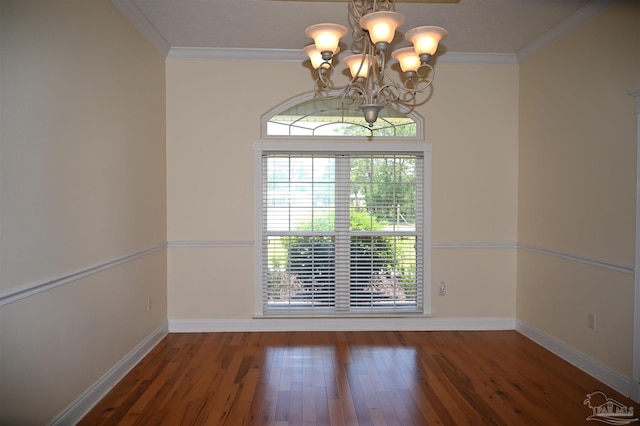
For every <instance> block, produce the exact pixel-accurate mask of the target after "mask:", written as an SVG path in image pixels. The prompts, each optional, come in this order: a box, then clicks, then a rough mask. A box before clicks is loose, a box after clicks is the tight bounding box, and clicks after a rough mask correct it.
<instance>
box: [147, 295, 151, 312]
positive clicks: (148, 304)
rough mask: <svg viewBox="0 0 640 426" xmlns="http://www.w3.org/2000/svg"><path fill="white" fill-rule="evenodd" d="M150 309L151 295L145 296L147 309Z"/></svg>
mask: <svg viewBox="0 0 640 426" xmlns="http://www.w3.org/2000/svg"><path fill="white" fill-rule="evenodd" d="M150 310H151V297H147V311H150Z"/></svg>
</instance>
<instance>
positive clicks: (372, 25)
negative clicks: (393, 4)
mask: <svg viewBox="0 0 640 426" xmlns="http://www.w3.org/2000/svg"><path fill="white" fill-rule="evenodd" d="M402 24H404V16H403V15H402V14H401V13H398V12H387V11H384V12H371V13H369V14H367V15H365V16H363V17H362V18H360V26H361V27H362V28H364V29H365V30H367V31H368V32H369V37H370V38H371V42H372V43H373V44H375V45H376V47H377V48H378V50H385V49H386V47H387V45H388V44H389V43H391V42H392V41H393V37H394V36H395V33H396V29H397V28H398V27H399V26H400V25H402ZM381 46H382V47H383V48H382V49H381V48H380V47H381Z"/></svg>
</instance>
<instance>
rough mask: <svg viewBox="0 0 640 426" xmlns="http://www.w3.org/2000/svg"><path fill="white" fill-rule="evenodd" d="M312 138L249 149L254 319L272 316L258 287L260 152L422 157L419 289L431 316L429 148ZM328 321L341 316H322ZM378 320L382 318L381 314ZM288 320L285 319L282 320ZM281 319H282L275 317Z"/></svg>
mask: <svg viewBox="0 0 640 426" xmlns="http://www.w3.org/2000/svg"><path fill="white" fill-rule="evenodd" d="M318 139H319V138H317V137H316V138H315V139H314V141H313V142H310V141H309V140H304V139H296V140H289V139H287V142H271V141H260V142H256V143H255V144H254V147H253V163H254V164H253V170H254V191H253V196H254V204H253V205H254V232H255V234H254V235H255V240H254V241H255V244H254V274H255V287H254V294H253V296H254V316H256V317H261V318H273V316H272V315H265V313H264V311H263V304H262V301H263V297H262V296H263V293H262V292H263V283H262V277H263V275H262V260H263V253H262V247H263V244H262V243H263V240H262V238H263V232H262V231H263V229H262V201H263V198H262V179H263V176H262V155H263V153H264V152H294V151H297V152H333V153H335V152H353V153H362V152H370V153H393V154H398V153H403V152H420V153H422V154H423V156H424V160H423V162H424V163H423V183H422V184H423V191H424V193H423V203H424V205H423V209H422V214H423V216H422V220H423V234H422V238H423V246H424V248H423V256H424V258H423V259H422V261H423V270H424V273H423V288H422V303H423V305H422V315H431V313H432V312H431V175H432V159H431V156H432V145H431V144H430V143H426V142H402V143H392V142H389V141H386V142H385V141H382V142H377V141H376V142H367V143H362V142H360V143H358V142H354V143H348V144H345V143H344V141H341V142H336V141H335V140H321V141H320V140H318ZM415 315H416V313H415V312H413V313H407V314H402V313H398V312H394V313H393V316H400V317H411V316H415ZM296 316H297V317H314V316H317V315H314V314H313V313H300V314H297V315H296ZM324 316H330V317H339V316H345V315H344V314H338V315H326V314H325V315H324ZM348 316H349V317H358V316H359V315H357V314H348ZM361 316H362V317H371V316H376V314H371V313H366V314H364V315H361ZM380 316H384V314H381V315H380ZM285 317H288V316H285ZM279 318H282V316H279Z"/></svg>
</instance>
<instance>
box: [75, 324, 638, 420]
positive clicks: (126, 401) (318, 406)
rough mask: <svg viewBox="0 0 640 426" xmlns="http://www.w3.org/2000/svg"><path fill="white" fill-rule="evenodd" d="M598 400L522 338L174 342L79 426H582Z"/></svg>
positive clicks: (194, 338) (585, 378) (191, 337)
mask: <svg viewBox="0 0 640 426" xmlns="http://www.w3.org/2000/svg"><path fill="white" fill-rule="evenodd" d="M596 390H600V391H602V392H604V393H605V394H606V395H607V396H608V397H610V398H613V399H615V400H616V401H618V402H620V403H622V404H624V405H626V406H628V407H633V409H634V412H635V413H636V414H640V406H638V404H634V403H633V402H632V401H630V400H629V399H627V398H624V397H622V396H621V395H619V394H618V393H616V392H614V391H613V390H611V389H610V388H608V387H606V386H604V385H603V384H602V383H600V382H598V381H597V380H595V379H593V378H592V377H590V376H589V375H587V374H585V373H583V372H582V371H580V370H578V369H576V368H575V367H573V366H571V365H570V364H568V363H566V362H565V361H563V360H561V359H560V358H558V357H556V356H555V355H553V354H551V353H550V352H548V351H547V350H545V349H543V348H542V347H540V346H539V345H537V344H535V343H533V342H532V341H530V340H529V339H527V338H526V337H524V336H522V335H520V334H519V333H517V332H515V331H481V332H449V331H441V332H305V333H300V332H286V333H285V332H282V333H281V332H277V333H276V332H274V333H193V334H169V335H168V336H167V337H166V338H165V339H164V340H162V342H161V343H160V344H158V345H157V346H156V347H155V348H154V349H153V350H152V351H151V352H150V353H149V354H148V355H147V357H145V358H144V360H143V361H142V362H141V363H140V364H139V365H138V366H137V367H135V368H134V369H133V370H132V371H131V372H130V373H129V374H128V375H127V376H126V377H125V378H124V379H123V380H122V381H121V382H120V383H119V384H118V385H116V387H115V388H114V389H113V390H112V391H111V392H110V393H109V394H108V395H107V396H106V397H105V398H104V399H103V400H102V401H101V402H99V403H98V404H97V405H96V406H95V407H94V408H93V410H92V411H91V412H90V413H88V414H87V416H85V418H84V419H83V420H82V422H80V425H102V424H119V425H120V424H121V425H161V424H166V425H232V426H235V425H274V426H284V425H296V426H297V425H346V426H356V425H358V426H364V425H545V426H546V425H582V424H591V425H593V424H598V423H597V422H595V423H594V422H591V421H587V420H586V419H587V417H588V416H589V415H591V414H593V412H592V410H591V409H589V407H588V406H586V405H584V404H583V401H584V400H585V398H586V395H587V394H588V393H591V392H593V391H596Z"/></svg>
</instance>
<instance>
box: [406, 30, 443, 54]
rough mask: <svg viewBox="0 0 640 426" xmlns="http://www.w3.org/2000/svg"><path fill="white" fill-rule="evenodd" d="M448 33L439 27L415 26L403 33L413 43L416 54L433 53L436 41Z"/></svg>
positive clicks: (435, 48) (436, 44)
mask: <svg viewBox="0 0 640 426" xmlns="http://www.w3.org/2000/svg"><path fill="white" fill-rule="evenodd" d="M448 34H449V33H448V32H447V30H445V29H444V28H441V27H433V26H426V27H417V28H412V29H410V30H409V31H407V33H406V34H405V38H406V39H407V41H410V42H411V43H413V48H414V49H415V51H416V54H417V55H418V56H420V55H425V54H426V55H431V56H432V55H433V54H434V53H436V50H437V49H438V43H440V40H442V39H443V38H445V37H446V36H447V35H448Z"/></svg>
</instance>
